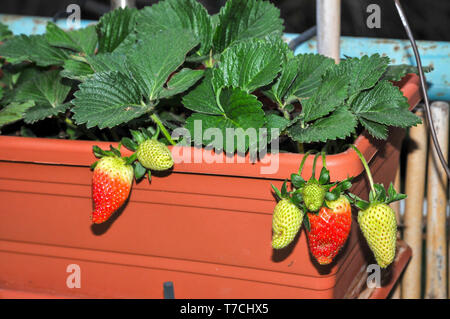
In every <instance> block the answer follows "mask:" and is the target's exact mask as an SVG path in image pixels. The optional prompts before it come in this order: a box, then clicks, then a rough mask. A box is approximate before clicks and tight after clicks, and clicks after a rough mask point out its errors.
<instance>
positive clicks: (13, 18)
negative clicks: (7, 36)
mask: <svg viewBox="0 0 450 319" xmlns="http://www.w3.org/2000/svg"><path fill="white" fill-rule="evenodd" d="M47 21H52V19H51V18H44V17H25V16H17V15H9V14H0V22H1V23H3V24H6V25H7V26H8V27H9V29H10V30H11V31H12V32H13V33H14V34H26V35H30V34H43V33H45V26H46V25H47ZM55 23H56V24H57V25H58V26H60V27H61V28H63V29H67V23H66V19H59V20H58V21H56V22H55ZM92 23H96V22H95V21H89V20H81V21H80V27H81V28H84V27H85V26H87V25H89V24H92Z"/></svg>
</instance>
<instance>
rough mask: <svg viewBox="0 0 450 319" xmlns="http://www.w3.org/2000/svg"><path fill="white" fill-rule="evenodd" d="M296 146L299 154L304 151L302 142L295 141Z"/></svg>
mask: <svg viewBox="0 0 450 319" xmlns="http://www.w3.org/2000/svg"><path fill="white" fill-rule="evenodd" d="M297 147H298V152H299V153H300V154H303V152H304V151H305V148H304V146H303V143H300V142H298V143H297Z"/></svg>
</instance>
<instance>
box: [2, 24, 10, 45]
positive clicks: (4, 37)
mask: <svg viewBox="0 0 450 319" xmlns="http://www.w3.org/2000/svg"><path fill="white" fill-rule="evenodd" d="M12 36H13V33H12V32H11V31H10V30H9V28H8V26H7V25H5V24H3V23H0V41H5V40H7V39H9V38H11V37H12Z"/></svg>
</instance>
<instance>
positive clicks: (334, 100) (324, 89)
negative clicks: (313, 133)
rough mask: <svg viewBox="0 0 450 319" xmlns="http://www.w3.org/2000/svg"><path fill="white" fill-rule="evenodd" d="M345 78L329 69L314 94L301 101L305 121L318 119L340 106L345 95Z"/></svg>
mask: <svg viewBox="0 0 450 319" xmlns="http://www.w3.org/2000/svg"><path fill="white" fill-rule="evenodd" d="M347 83H348V82H347V79H346V78H345V77H339V76H338V75H337V72H334V69H331V70H330V71H329V72H328V73H327V75H326V76H325V77H324V78H323V80H322V83H321V84H320V86H319V87H318V88H317V90H315V91H314V94H313V95H312V96H311V97H310V98H309V99H306V100H303V101H302V114H303V117H304V121H305V122H310V121H313V120H316V119H319V118H321V117H323V116H325V115H327V114H329V113H330V112H332V111H334V110H335V109H336V108H338V106H340V105H341V104H342V103H343V102H344V100H345V98H346V97H347Z"/></svg>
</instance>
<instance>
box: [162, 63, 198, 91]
mask: <svg viewBox="0 0 450 319" xmlns="http://www.w3.org/2000/svg"><path fill="white" fill-rule="evenodd" d="M203 73H204V71H203V70H191V69H187V68H183V69H181V71H180V72H177V73H175V74H174V75H173V76H172V78H171V79H170V80H169V82H167V87H166V88H164V89H163V91H162V92H161V94H160V97H161V98H167V97H170V96H174V95H177V94H180V93H182V92H184V91H186V90H187V89H189V88H190V87H191V86H193V85H194V84H195V83H197V82H198V80H200V79H201V78H202V77H203Z"/></svg>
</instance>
